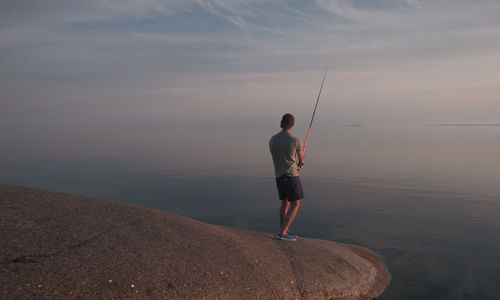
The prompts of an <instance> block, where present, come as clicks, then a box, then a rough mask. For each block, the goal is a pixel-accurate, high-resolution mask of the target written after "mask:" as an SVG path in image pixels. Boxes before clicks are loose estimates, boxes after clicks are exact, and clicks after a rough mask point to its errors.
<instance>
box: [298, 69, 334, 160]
mask: <svg viewBox="0 0 500 300" xmlns="http://www.w3.org/2000/svg"><path fill="white" fill-rule="evenodd" d="M326 71H328V66H327V67H326V69H325V74H324V75H323V81H321V87H320V88H319V93H318V99H316V105H315V106H314V111H313V114H312V117H311V123H309V129H307V135H306V140H305V141H304V150H303V151H306V144H307V139H308V138H309V133H311V126H312V123H313V120H314V115H315V114H316V109H317V108H318V103H319V98H320V97H321V90H323V83H325V78H326Z"/></svg>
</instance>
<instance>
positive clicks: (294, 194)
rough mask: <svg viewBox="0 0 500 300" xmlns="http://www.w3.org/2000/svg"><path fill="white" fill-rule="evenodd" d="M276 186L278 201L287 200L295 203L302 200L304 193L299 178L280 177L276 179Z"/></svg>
mask: <svg viewBox="0 0 500 300" xmlns="http://www.w3.org/2000/svg"><path fill="white" fill-rule="evenodd" d="M276 186H277V187H278V194H279V197H280V200H285V199H288V201H297V200H300V199H302V198H304V191H303V190H302V183H300V178H299V176H297V177H291V176H286V175H283V176H280V177H278V178H276Z"/></svg>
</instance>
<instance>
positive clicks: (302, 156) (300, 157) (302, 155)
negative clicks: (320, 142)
mask: <svg viewBox="0 0 500 300" xmlns="http://www.w3.org/2000/svg"><path fill="white" fill-rule="evenodd" d="M297 158H298V159H299V162H304V159H305V155H304V150H302V151H300V152H297Z"/></svg>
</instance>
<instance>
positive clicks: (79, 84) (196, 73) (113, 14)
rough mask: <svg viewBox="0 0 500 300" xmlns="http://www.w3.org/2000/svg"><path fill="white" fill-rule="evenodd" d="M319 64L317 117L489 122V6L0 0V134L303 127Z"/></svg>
mask: <svg viewBox="0 0 500 300" xmlns="http://www.w3.org/2000/svg"><path fill="white" fill-rule="evenodd" d="M326 65H328V66H329V73H328V75H327V81H326V83H325V88H324V91H323V92H324V94H323V98H322V102H321V106H320V115H319V117H320V118H321V119H322V121H323V122H324V121H325V120H332V122H337V123H338V124H342V123H370V122H402V121H408V122H414V123H422V124H425V123H433V122H437V123H442V122H453V123H455V122H457V123H462V122H467V123H469V122H474V123H475V122H478V123H490V122H494V123H500V119H499V118H500V117H499V112H500V99H499V97H498V95H500V1H498V0H316V1H285V0H281V1H280V0H272V1H271V0H269V1H266V0H256V1H250V0H196V1H188V0H127V1H125V0H86V1H84V0H79V1H69V0H45V1H32V0H30V1H27V0H16V1H2V3H1V4H0V101H1V110H0V126H1V133H0V138H2V139H3V141H2V143H4V142H5V144H4V145H7V144H9V145H11V146H4V147H3V150H4V151H8V152H9V153H13V152H16V151H22V150H21V149H20V148H19V147H22V146H23V145H25V144H23V141H26V140H30V141H34V142H33V143H32V144H31V146H30V147H36V145H41V144H46V143H47V142H48V141H49V142H50V141H51V139H54V141H59V142H61V141H66V142H67V141H71V142H75V143H76V141H79V140H86V141H92V137H94V136H101V137H102V139H108V138H109V136H116V135H120V136H122V137H123V139H126V136H127V134H128V133H129V132H131V131H134V130H137V128H143V129H144V131H145V132H147V131H148V130H149V129H151V130H149V131H150V132H160V129H159V128H162V127H164V126H170V127H171V128H184V127H194V128H196V126H205V125H206V124H211V125H212V126H215V127H217V126H219V125H220V126H223V125H225V124H248V125H251V124H256V125H259V124H262V123H265V124H267V123H269V124H273V126H274V125H276V124H277V123H278V121H279V120H277V119H279V117H280V115H281V114H282V113H284V112H292V113H294V114H295V115H296V116H297V117H298V119H299V121H300V122H301V123H300V124H301V125H302V124H305V123H306V122H307V120H305V119H307V118H309V116H310V113H311V110H312V108H313V105H314V101H315V97H316V94H317V90H318V88H319V84H320V81H321V77H322V72H323V70H324V68H325V66H326ZM236 121H238V123H236ZM275 123H276V124H275ZM200 124H202V125H200ZM203 124H205V125H203ZM276 126H277V125H276ZM155 129H156V130H157V131H155ZM107 133H109V134H108V135H107ZM179 134H182V132H181V133H179ZM138 140H140V137H139V138H138ZM9 147H10V148H9ZM75 147H77V146H75ZM7 148H8V149H9V150H5V149H7Z"/></svg>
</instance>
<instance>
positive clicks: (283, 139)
mask: <svg viewBox="0 0 500 300" xmlns="http://www.w3.org/2000/svg"><path fill="white" fill-rule="evenodd" d="M269 150H271V155H272V157H273V164H274V171H275V175H276V178H278V177H280V176H282V175H287V176H293V177H295V176H299V171H298V170H297V159H296V154H297V152H300V151H302V143H301V142H300V139H299V138H298V137H296V136H294V135H292V134H291V133H290V132H288V131H286V130H282V131H280V132H279V133H277V134H275V135H274V136H273V137H272V138H271V140H270V141H269Z"/></svg>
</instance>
